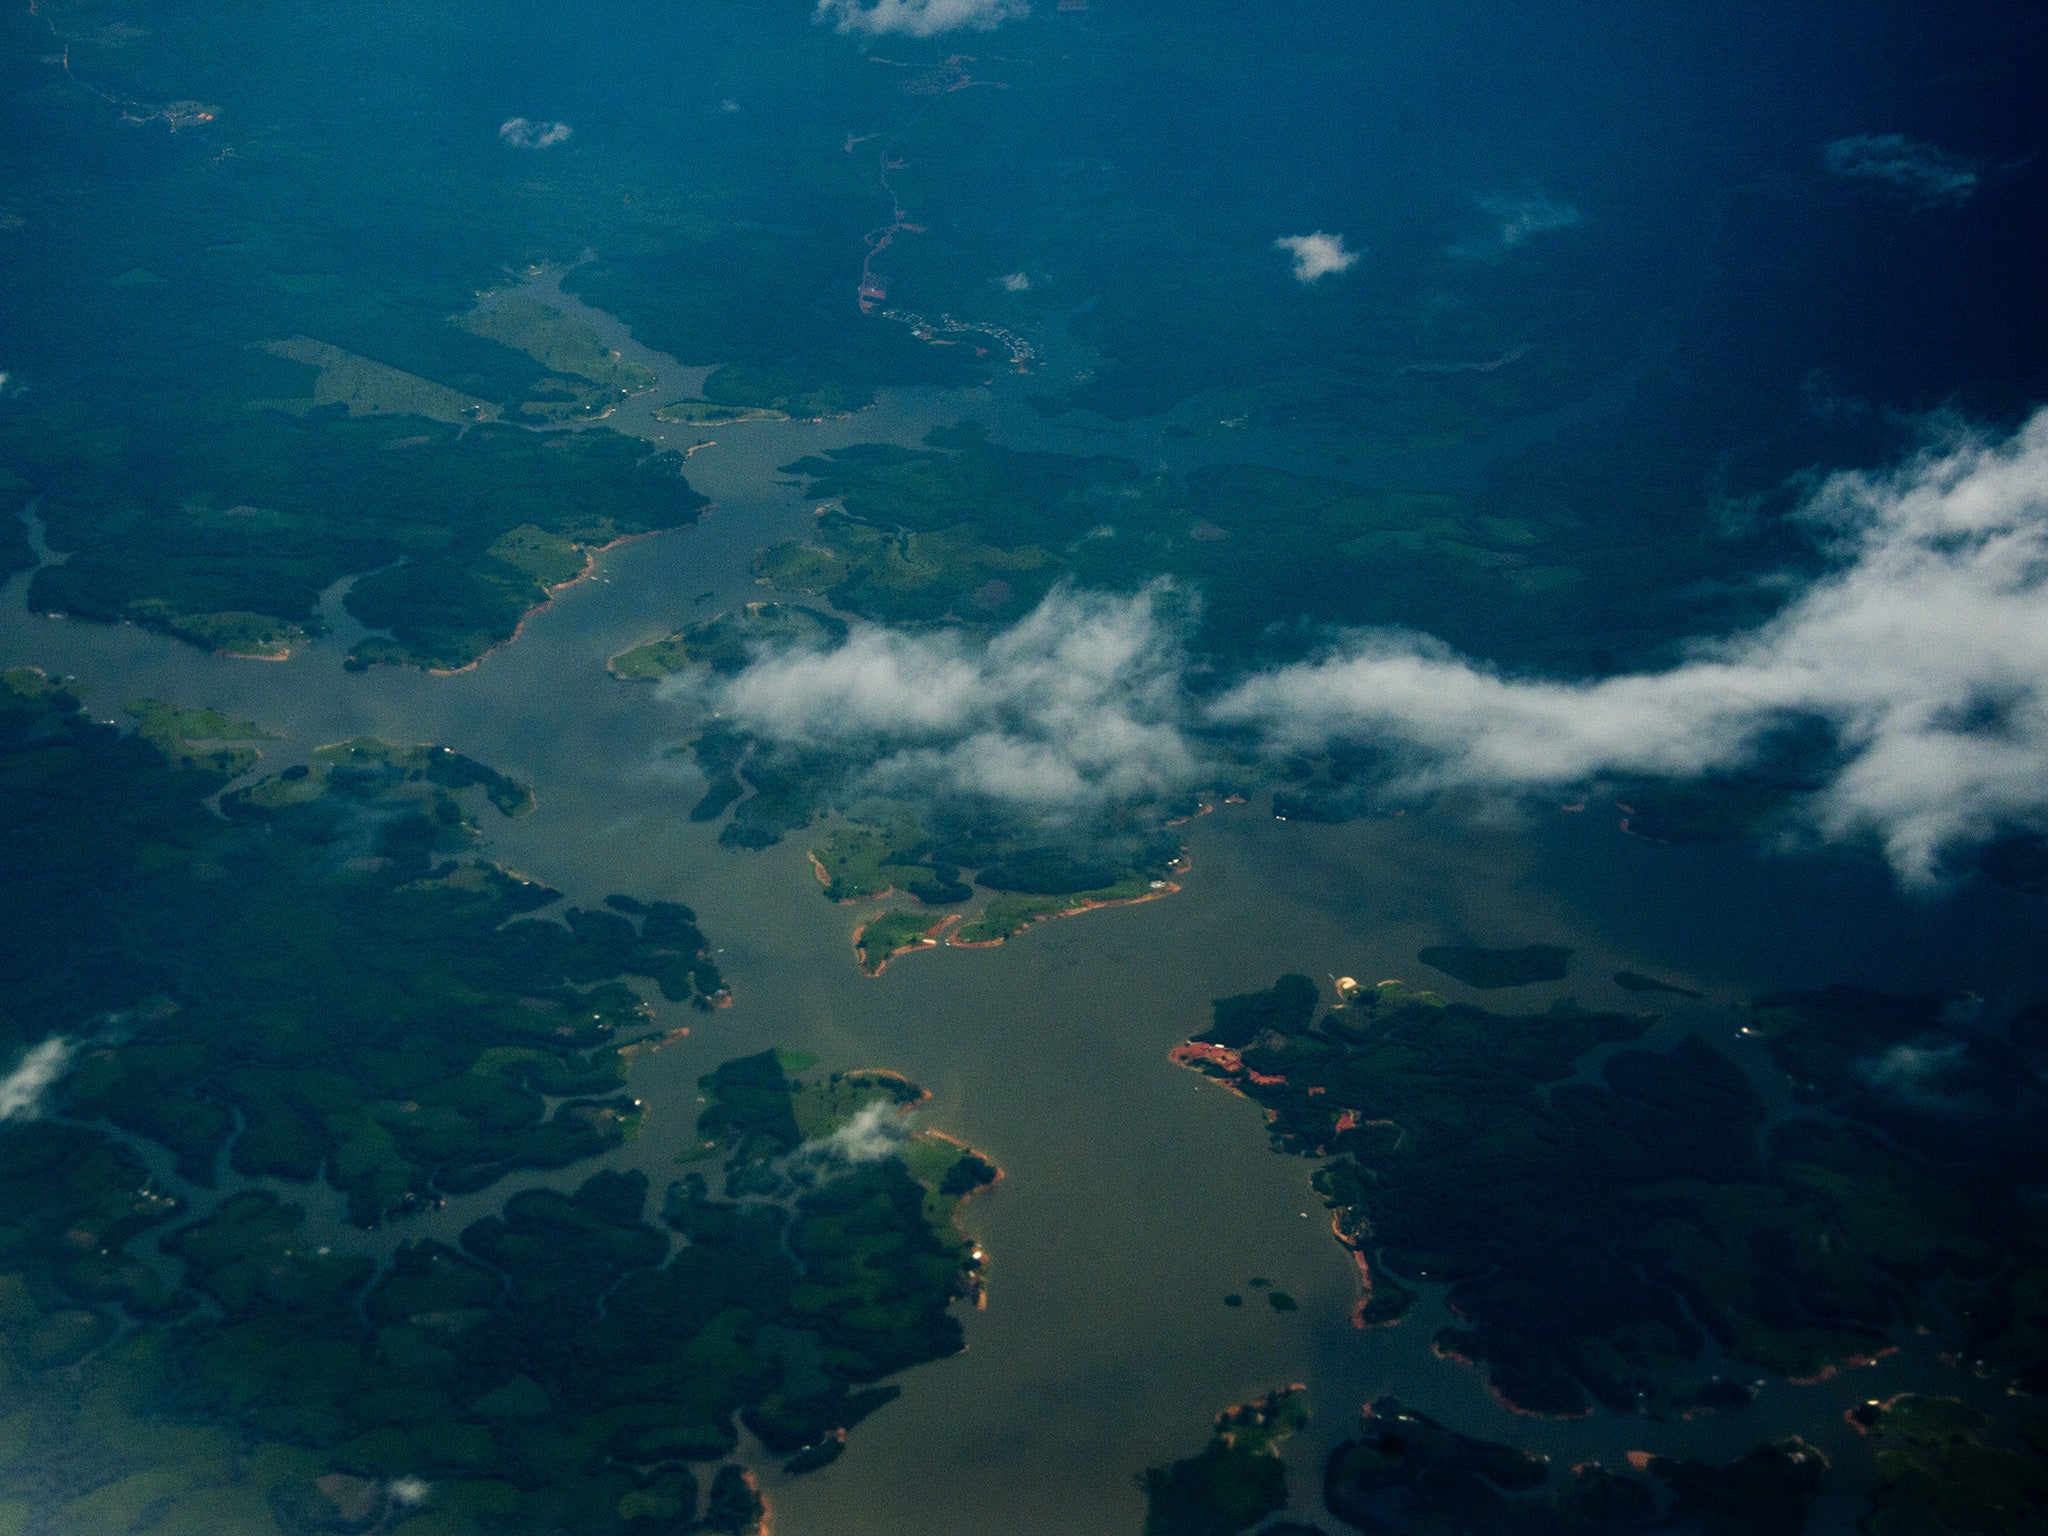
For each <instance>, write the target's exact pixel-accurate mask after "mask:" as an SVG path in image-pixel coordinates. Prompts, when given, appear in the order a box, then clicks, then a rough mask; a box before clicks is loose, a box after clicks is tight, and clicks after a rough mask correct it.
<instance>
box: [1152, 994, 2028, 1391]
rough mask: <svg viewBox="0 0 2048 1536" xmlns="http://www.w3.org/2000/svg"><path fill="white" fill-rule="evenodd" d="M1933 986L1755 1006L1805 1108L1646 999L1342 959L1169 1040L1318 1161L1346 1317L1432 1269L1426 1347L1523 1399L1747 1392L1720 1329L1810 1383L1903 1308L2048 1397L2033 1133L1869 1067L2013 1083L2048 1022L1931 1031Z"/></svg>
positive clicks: (1872, 1338) (1373, 1307)
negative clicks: (1666, 1036)
mask: <svg viewBox="0 0 2048 1536" xmlns="http://www.w3.org/2000/svg"><path fill="white" fill-rule="evenodd" d="M1946 1003H1947V1000H1946V999H1943V998H1939V997H1929V996H1921V997H1900V996H1892V995H1888V994H1880V993H1870V992H1863V991H1858V990H1855V989H1848V988H1841V989H1835V990H1832V991H1827V992H1821V993H1809V994H1799V995H1792V996H1785V997H1779V998H1772V999H1767V1000H1765V1001H1764V1002H1763V1003H1761V1004H1759V1005H1758V1006H1757V1007H1756V1008H1754V1009H1753V1010H1752V1011H1751V1012H1750V1014H1749V1015H1748V1017H1750V1018H1751V1019H1752V1020H1753V1021H1754V1022H1753V1023H1751V1024H1750V1025H1749V1026H1747V1027H1748V1028H1749V1029H1750V1031H1751V1032H1752V1033H1753V1034H1755V1035H1758V1036H1762V1037H1765V1038H1766V1039H1767V1041H1768V1045H1769V1048H1770V1050H1771V1051H1772V1053H1773V1054H1774V1055H1775V1057H1776V1058H1777V1059H1778V1061H1779V1062H1780V1063H1781V1064H1784V1065H1785V1066H1786V1067H1787V1068H1788V1070H1790V1072H1791V1074H1792V1079H1793V1083H1794V1085H1795V1087H1796V1088H1797V1089H1798V1091H1799V1093H1800V1096H1801V1097H1802V1098H1803V1099H1804V1100H1805V1101H1806V1102H1807V1103H1808V1104H1810V1105H1811V1106H1813V1108H1812V1110H1810V1111H1801V1112H1798V1113H1794V1114H1792V1115H1789V1116H1784V1117H1778V1118H1775V1119H1774V1118H1772V1117H1770V1116H1768V1115H1767V1114H1766V1112H1765V1110H1764V1107H1763V1105H1762V1104H1761V1103H1760V1102H1759V1100H1758V1099H1757V1097H1756V1094H1755V1092H1754V1091H1753V1090H1752V1088H1751V1087H1750V1085H1749V1082H1748V1081H1747V1079H1746V1078H1745V1077H1744V1075H1743V1073H1742V1071H1741V1070H1740V1069H1739V1068H1738V1067H1737V1066H1736V1064H1735V1063H1734V1062H1733V1061H1731V1060H1730V1059H1729V1057H1728V1056H1727V1055H1725V1054H1724V1053H1723V1052H1722V1051H1721V1050H1719V1049H1717V1048H1716V1047H1715V1046H1713V1045H1710V1044H1709V1043H1707V1042H1706V1041H1705V1040H1703V1039H1701V1038H1699V1037H1698V1036H1697V1035H1693V1036H1688V1037H1686V1038H1684V1039H1682V1040H1681V1041H1679V1043H1677V1044H1676V1045H1674V1046H1673V1047H1671V1048H1670V1049H1667V1050H1659V1051H1651V1050H1645V1049H1642V1048H1640V1047H1638V1046H1637V1045H1636V1042H1637V1041H1639V1040H1640V1039H1641V1037H1642V1036H1643V1035H1644V1034H1645V1033H1646V1032H1647V1030H1648V1029H1649V1027H1650V1025H1651V1023H1652V1022H1653V1018H1652V1016H1651V1015H1648V1014H1622V1013H1599V1012H1588V1011H1586V1010H1584V1009H1581V1008H1579V1007H1578V1006H1576V1005H1575V1004H1574V1003H1572V1002H1570V1001H1569V1000H1566V1001H1561V1002H1559V1003H1557V1004H1556V1005H1554V1006H1552V1007H1551V1008H1549V1009H1546V1010H1544V1011H1541V1012H1535V1013H1523V1014H1506V1013H1497V1012H1491V1011H1488V1010H1485V1009H1481V1008H1478V1007H1475V1006H1471V1005H1469V1004H1463V1003H1446V1002H1445V1001H1443V1000H1442V999H1440V998H1437V997H1435V996H1432V995H1431V994H1428V993H1417V992H1412V991H1409V990H1408V989H1406V988H1405V987H1403V986H1402V985H1401V984H1400V983H1398V982H1385V983H1382V984H1381V985H1380V986H1378V987H1375V988H1369V989H1360V988H1358V987H1357V986H1356V984H1355V983H1353V984H1351V985H1350V986H1348V987H1346V988H1344V989H1343V997H1342V1000H1341V1001H1340V1004H1339V1006H1337V1007H1334V1008H1332V1009H1330V1010H1329V1011H1328V1012H1326V1013H1324V1014H1323V1015H1322V1017H1321V1018H1320V1019H1318V1018H1317V1017H1316V1012H1317V1008H1318V994H1317V989H1316V987H1315V985H1314V984H1313V983H1312V982H1311V981H1310V980H1309V979H1308V978H1307V977H1303V976H1289V977H1283V978H1282V979H1281V980H1280V981H1279V982H1278V983H1277V984H1276V985H1275V986H1274V987H1272V988H1271V989H1269V990H1267V991H1265V992H1260V993H1251V994H1246V995H1245V996H1242V997H1235V998H1225V999H1221V1000H1219V1001H1218V1002H1217V1003H1216V1005H1215V1009H1214V1020H1213V1022H1212V1023H1211V1025H1210V1026H1209V1027H1208V1028H1207V1029H1205V1030H1203V1031H1202V1032H1200V1033H1198V1034H1196V1035H1195V1036H1194V1037H1193V1038H1191V1039H1190V1040H1189V1041H1188V1042H1187V1043H1186V1044H1184V1045H1182V1046H1179V1047H1177V1048H1176V1049H1175V1051H1174V1052H1173V1057H1174V1059H1175V1060H1176V1061H1177V1062H1179V1063H1181V1064H1182V1065H1184V1066H1187V1067H1189V1068H1192V1069H1193V1070H1195V1071H1198V1072H1202V1073H1204V1074H1205V1075H1208V1076H1211V1077H1213V1078H1216V1079H1217V1080H1219V1081H1221V1082H1223V1083H1226V1084H1227V1085H1229V1086H1230V1087H1232V1088H1233V1089H1235V1090H1236V1091H1237V1092H1239V1093H1241V1094H1243V1095H1245V1096H1246V1097H1248V1098H1250V1099H1252V1100H1253V1101H1254V1102H1255V1103H1258V1104H1259V1105H1261V1106H1262V1107H1263V1108H1264V1109H1265V1110H1266V1111H1267V1114H1268V1116H1269V1118H1270V1121H1271V1134H1272V1139H1273V1142H1274V1145H1275V1146H1276V1147H1278V1148H1281V1149H1283V1150H1286V1151H1290V1152H1293V1153H1296V1154H1298V1155H1301V1156H1304V1157H1310V1158H1314V1159H1317V1160H1318V1161H1319V1163H1320V1164H1321V1166H1320V1167H1319V1169H1318V1171H1317V1172H1316V1175H1315V1184H1316V1188H1317V1190H1318V1191H1319V1192H1320V1193H1321V1195H1322V1197H1323V1199H1324V1201H1325V1203H1326V1204H1327V1205H1328V1207H1329V1209H1330V1210H1331V1212H1332V1214H1333V1218H1334V1226H1335V1230H1336V1232H1337V1235H1338V1237H1339V1238H1340V1240H1342V1241H1343V1242H1344V1243H1346V1245H1347V1246H1349V1247H1350V1248H1351V1249H1352V1251H1353V1253H1354V1255H1355V1257H1356V1259H1357V1261H1358V1267H1359V1274H1360V1279H1361V1282H1362V1287H1361V1289H1362V1297H1361V1301H1360V1304H1359V1309H1358V1312H1357V1314H1356V1317H1355V1319H1354V1321H1356V1322H1357V1323H1358V1324H1359V1325H1361V1326H1367V1325H1376V1324H1392V1323H1396V1322H1398V1321H1399V1319H1400V1318H1401V1317H1402V1316H1403V1315H1404V1313H1405V1312H1406V1311H1407V1309H1408V1306H1409V1304H1410V1302H1411V1300H1412V1287H1413V1286H1414V1285H1415V1284H1417V1283H1427V1284H1430V1285H1433V1286H1436V1285H1441V1286H1444V1287H1447V1297H1446V1299H1447V1300H1448V1303H1449V1305H1450V1307H1451V1309H1452V1311H1453V1312H1454V1314H1455V1316H1456V1319H1457V1320H1456V1322H1455V1323H1453V1324H1452V1325H1450V1326H1448V1327H1445V1328H1444V1329H1443V1330H1442V1331H1441V1332H1440V1333H1439V1334H1438V1335H1437V1338H1436V1349H1437V1352H1438V1353H1439V1354H1441V1355H1444V1356H1446V1357H1449V1358H1453V1359H1459V1360H1466V1361H1470V1362H1472V1363H1473V1364H1475V1365H1477V1366H1479V1367H1481V1368H1482V1369H1483V1370H1484V1372H1485V1376H1486V1380H1487V1382H1488V1384H1489V1386H1490V1388H1491V1389H1492V1391H1493V1392H1494V1393H1495V1395H1496V1396H1497V1397H1499V1398H1500V1399H1501V1400H1502V1401H1503V1402H1504V1403H1506V1404H1507V1405H1509V1406H1510V1407H1513V1408H1514V1409H1516V1410H1518V1411H1521V1412H1525V1413H1532V1414H1539V1415H1576V1414H1582V1413H1585V1412H1588V1411H1589V1409H1590V1407H1591V1405H1592V1403H1594V1402H1596V1401H1597V1402H1599V1403H1601V1404H1604V1405H1606V1406H1607V1407H1609V1408H1613V1409H1622V1410H1637V1411H1642V1412H1647V1413H1651V1414H1676V1413H1687V1412H1696V1411H1699V1410H1702V1409H1726V1408H1736V1407H1740V1406H1741V1405H1742V1404H1744V1403H1745V1402H1746V1401H1747V1400H1748V1399H1749V1395H1750V1394H1749V1389H1748V1388H1747V1387H1746V1386H1744V1385H1741V1384H1739V1383H1737V1382H1734V1381H1730V1380H1728V1379H1726V1377H1725V1375H1724V1374H1723V1372H1722V1371H1721V1369H1720V1368H1718V1367H1717V1365H1716V1364H1715V1356H1716V1354H1718V1355H1719V1356H1721V1357H1723V1358H1725V1359H1728V1360H1733V1361H1741V1362H1744V1363H1745V1364H1747V1365H1751V1366H1761V1367H1763V1368H1764V1369H1766V1370H1768V1371H1771V1372H1774V1373H1776V1374H1778V1375H1781V1376H1785V1377H1788V1378H1792V1379H1794V1380H1808V1379H1813V1378H1817V1377H1823V1376H1826V1375H1829V1374H1831V1373H1833V1372H1835V1371H1837V1370H1840V1369H1842V1368H1845V1367H1848V1366H1852V1365H1854V1364H1856V1363H1858V1362H1860V1361H1865V1360H1868V1359H1870V1358H1873V1357H1875V1356H1878V1355H1881V1354H1883V1353H1886V1352H1888V1351H1889V1350H1890V1349H1891V1348H1892V1347H1893V1345H1894V1341H1895V1340H1896V1339H1897V1338H1900V1337H1902V1336H1905V1335H1907V1334H1909V1333H1913V1332H1923V1333H1927V1334H1930V1335H1932V1336H1933V1337H1934V1338H1935V1339H1938V1340H1941V1341H1942V1342H1943V1346H1944V1347H1945V1348H1949V1349H1952V1350H1954V1351H1955V1352H1957V1353H1958V1354H1960V1355H1961V1356H1962V1357H1963V1358H1965V1359H1968V1360H1971V1361H1975V1362H1981V1364H1980V1365H1979V1369H1980V1370H1983V1371H1985V1372H1988V1373H1993V1374H1994V1376H1995V1378H1996V1379H1999V1380H2004V1381H2007V1382H2008V1383H2010V1384H2011V1386H2012V1387H2013V1389H2014V1390H2015V1391H2019V1392H2039V1391H2041V1390H2042V1386H2043V1383H2044V1381H2048V1372H2044V1369H2043V1367H2044V1363H2048V1285H2044V1271H2043V1267H2042V1266H2043V1259H2044V1256H2048V1254H2044V1245H2043V1240H2042V1234H2041V1229H2040V1226H2039V1223H2038V1222H2036V1221H2034V1220H2032V1219H2031V1218H2030V1217H2029V1216H2028V1215H2027V1214H2026V1198H2027V1197H2026V1191H2025V1187H2024V1183H2023V1181H2022V1178H2021V1176H2020V1174H2019V1173H2018V1172H2016V1170H2018V1169H2021V1168H2026V1167H2031V1166H2035V1165H2036V1164H2037V1159H2038V1155H2039V1148H2038V1138H2039V1130H2038V1128H2037V1127H2035V1126H2034V1125H2032V1124H2031V1122H2030V1121H2029V1120H2028V1119H2027V1117H2025V1116H2023V1115H2016V1114H2011V1113H2008V1114H2006V1115H2004V1116H2003V1117H2002V1118H1999V1117H1987V1123H1988V1124H1989V1125H1990V1126H1991V1127H1993V1129H1991V1130H1990V1131H1988V1132H1987V1133H1985V1134H1984V1135H1982V1136H1981V1137H1980V1138H1978V1139H1977V1140H1975V1141H1974V1142H1972V1143H1971V1144H1970V1145H1968V1146H1966V1147H1963V1148H1961V1149H1959V1148H1958V1146H1957V1144H1956V1142H1955V1138H1954V1136H1953V1134H1952V1133H1950V1132H1948V1131H1946V1130H1945V1129H1944V1125H1945V1124H1946V1122H1944V1121H1942V1119H1941V1118H1940V1117H1939V1116H1938V1115H1934V1116H1930V1115H1928V1114H1927V1113H1926V1112H1925V1111H1924V1110H1923V1109H1922V1108H1920V1107H1919V1103H1920V1101H1919V1100H1917V1099H1915V1098H1914V1097H1912V1096H1910V1095H1907V1096H1899V1095H1893V1094H1888V1093H1887V1092H1886V1090H1885V1088H1884V1081H1885V1080H1884V1078H1883V1077H1882V1076H1881V1074H1880V1073H1879V1071H1878V1070H1877V1066H1878V1065H1881V1064H1882V1063H1884V1062H1886V1061H1888V1060H1891V1061H1899V1060H1905V1061H1914V1060H1918V1059H1919V1058H1918V1057H1912V1056H1908V1057H1904V1058H1900V1057H1896V1056H1894V1055H1893V1054H1892V1053H1893V1052H1894V1051H1895V1050H1896V1049H1897V1047H1899V1046H1902V1045H1904V1046H1909V1047H1911V1048H1912V1049H1913V1050H1915V1051H1926V1050H1930V1049H1932V1050H1933V1052H1934V1059H1935V1060H1937V1061H1939V1062H1942V1063H1944V1064H1946V1066H1947V1068H1948V1069H1949V1070H1951V1071H1953V1072H1955V1073H1958V1074H1962V1075H1964V1076H1965V1077H1966V1078H1967V1082H1965V1083H1962V1084H1950V1085H1948V1086H1949V1087H1950V1089H1951V1091H1954V1092H1962V1091H1964V1089H1965V1088H1966V1087H1969V1086H1970V1085H1976V1087H1978V1088H1981V1090H1982V1091H1983V1092H1984V1093H1987V1094H1992V1095H1995V1094H1998V1093H2001V1092H2002V1093H2003V1094H2004V1095H2005V1099H2004V1101H2003V1102H2005V1103H2006V1104H2008V1105H2011V1104H2014V1103H2016V1102H2017V1101H2016V1099H2015V1098H2014V1097H2013V1096H2014V1095H2015V1094H2017V1093H2018V1092H2019V1091H2020V1090H2019V1089H2018V1088H2017V1087H2016V1086H2014V1085H2013V1081H2012V1076H2013V1074H2012V1068H2011V1066H2010V1063H2011V1061H2012V1060H2013V1056H2012V1054H2011V1053H2013V1052H2020V1053H2023V1054H2024V1055H2025V1057H2026V1059H2033V1056H2034V1054H2035V1053H2038V1051H2039V1050H2040V1048H2041V1046H2042V1044H2043V1043H2044V1042H2043V1040H2042V1039H2041V1035H2042V1033H2043V1031H2042V1028H2041V1026H2040V1024H2039V1022H2038V1020H2036V1019H2034V1017H2033V1016H2032V1015H2029V1016H2027V1017H2026V1018H2023V1019H2022V1020H2021V1021H2019V1023H2018V1024H2017V1025H2016V1026H2015V1028H2014V1035H2013V1038H2011V1039H2008V1040H2006V1041H2003V1042H1997V1041H1989V1042H1985V1043H1983V1044H1981V1045H1979V1046H1973V1045H1971V1044H1970V1041H1971V1040H1972V1039H1973V1038H1974V1037H1971V1036H1969V1035H1967V1034H1955V1033H1952V1032H1951V1033H1949V1034H1946V1035H1944V1034H1943V1033H1942V1030H1943V1019H1944V1017H1945V1015H1944V1008H1945V1006H1946ZM1930 1042H1945V1044H1933V1045H1930ZM1596 1048H1598V1049H1599V1052H1600V1054H1599V1057H1598V1058H1597V1065H1596V1066H1595V1067H1594V1068H1593V1069H1591V1070H1587V1071H1581V1069H1580V1063H1581V1062H1582V1061H1583V1060H1584V1059H1585V1058H1586V1056H1587V1053H1588V1052H1589V1051H1594V1050H1595V1049H1596ZM1973 1050H1976V1051H1980V1052H1981V1053H1982V1054H1981V1056H1977V1057H1973V1056H1971V1055H1970V1054H1969V1053H1970V1052H1971V1051H1973ZM1944 1051H1946V1054H1943V1052H1944ZM1990 1107H1991V1108H1992V1109H1994V1110H1995V1109H1996V1107H1997V1106H1996V1104H1995V1103H1993V1104H1992V1105H1991V1106H1990Z"/></svg>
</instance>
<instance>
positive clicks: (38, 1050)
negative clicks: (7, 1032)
mask: <svg viewBox="0 0 2048 1536" xmlns="http://www.w3.org/2000/svg"><path fill="white" fill-rule="evenodd" d="M70 1061H71V1042H70V1041H68V1040H66V1039H64V1038H63V1037H62V1036H60V1035H52V1036H51V1037H50V1038H49V1039H47V1040H45V1041H44V1042H43V1043H42V1044H41V1045H37V1046H31V1047H30V1048H29V1049H28V1050H27V1051H25V1052H23V1054H22V1058H21V1061H20V1063H19V1064H18V1065H17V1066H16V1067H15V1069H14V1070H13V1071H12V1072H10V1073H8V1074H7V1076H5V1077H4V1078H0V1120H33V1119H35V1117H36V1115H37V1113H38V1112H39V1111H40V1110H41V1108H42V1102H43V1094H44V1093H45V1092H46V1091H47V1090H48V1089H49V1086H50V1084H52V1083H54V1082H56V1081H57V1079H58V1078H60V1077H62V1076H63V1075H64V1068H65V1067H66V1066H68V1065H69V1064H70Z"/></svg>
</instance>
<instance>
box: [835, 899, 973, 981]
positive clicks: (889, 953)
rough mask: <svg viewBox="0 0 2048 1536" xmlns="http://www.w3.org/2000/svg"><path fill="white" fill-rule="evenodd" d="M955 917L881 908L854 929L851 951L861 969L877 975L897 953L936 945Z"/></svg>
mask: <svg viewBox="0 0 2048 1536" xmlns="http://www.w3.org/2000/svg"><path fill="white" fill-rule="evenodd" d="M958 921H959V918H957V917H942V918H940V919H938V921H936V922H934V921H933V920H932V918H931V915H930V914H929V913H924V912H902V911H892V912H883V913H881V914H880V915H879V916H876V917H871V918H869V919H868V920H867V921H866V922H864V923H862V924H861V925H860V926H859V927H858V928H856V929H854V931H853V952H854V954H855V956H856V957H858V959H859V960H860V968H861V970H862V971H864V972H865V973H866V974H867V975H869V976H879V975H881V974H882V972H883V971H884V970H886V969H887V968H888V965H889V962H890V961H891V960H893V959H895V958H896V957H897V956H898V955H902V954H908V953H909V952H910V951H911V950H913V949H929V948H932V947H934V946H936V945H937V944H938V942H939V937H940V935H941V934H943V933H944V932H945V931H946V930H947V929H948V928H950V927H952V926H953V924H955V923H957V922H958Z"/></svg>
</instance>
